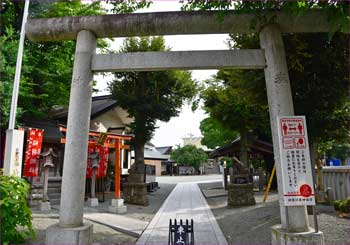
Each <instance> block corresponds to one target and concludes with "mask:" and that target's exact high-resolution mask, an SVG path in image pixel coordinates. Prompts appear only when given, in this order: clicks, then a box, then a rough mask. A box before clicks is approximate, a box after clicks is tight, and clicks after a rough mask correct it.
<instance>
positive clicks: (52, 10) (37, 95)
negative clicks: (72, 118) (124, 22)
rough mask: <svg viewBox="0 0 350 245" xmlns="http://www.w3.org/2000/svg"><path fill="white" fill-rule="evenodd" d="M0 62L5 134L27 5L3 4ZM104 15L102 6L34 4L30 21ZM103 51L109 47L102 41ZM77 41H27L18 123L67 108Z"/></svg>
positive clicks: (18, 2) (9, 2) (32, 4)
mask: <svg viewBox="0 0 350 245" xmlns="http://www.w3.org/2000/svg"><path fill="white" fill-rule="evenodd" d="M0 7H1V28H0V30H1V37H0V47H1V62H0V73H1V83H0V96H1V97H0V103H1V115H0V116H1V120H0V126H1V128H2V130H4V129H5V128H7V124H8V119H9V111H10V105H11V96H10V95H11V94H12V86H13V78H14V74H15V67H16V57H17V49H18V40H19V33H20V28H21V23H22V14H23V7H24V1H10V0H4V1H2V3H1V6H0ZM101 13H104V12H103V10H102V8H101V7H100V3H99V2H97V1H94V2H92V3H89V4H84V3H82V2H80V1H70V2H55V3H40V2H37V1H36V2H32V3H31V4H30V8H29V14H30V17H31V18H39V17H40V18H44V17H59V16H66V15H71V16H77V15H96V14H101ZM99 45H100V47H101V48H104V47H106V43H105V42H103V41H99ZM74 50H75V41H64V42H30V41H29V40H26V41H25V45H24V53H23V62H22V72H21V82H20V90H19V99H18V114H17V122H19V123H21V121H22V119H23V118H25V117H35V118H44V117H47V115H48V112H49V111H50V109H51V108H52V107H53V106H55V105H67V104H68V101H69V91H70V83H71V76H72V69H73V61H74Z"/></svg>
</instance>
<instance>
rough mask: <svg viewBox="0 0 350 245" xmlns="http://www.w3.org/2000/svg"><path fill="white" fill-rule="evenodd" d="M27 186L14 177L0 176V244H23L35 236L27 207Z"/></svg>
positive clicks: (24, 181)
mask: <svg viewBox="0 0 350 245" xmlns="http://www.w3.org/2000/svg"><path fill="white" fill-rule="evenodd" d="M28 192H29V184H28V183H27V182H26V180H24V179H22V178H19V177H15V176H0V193H1V200H0V208H1V242H2V243H4V244H7V243H24V241H25V239H28V238H31V237H34V236H35V233H34V230H33V227H32V212H31V210H30V208H29V207H28V205H27V196H28Z"/></svg>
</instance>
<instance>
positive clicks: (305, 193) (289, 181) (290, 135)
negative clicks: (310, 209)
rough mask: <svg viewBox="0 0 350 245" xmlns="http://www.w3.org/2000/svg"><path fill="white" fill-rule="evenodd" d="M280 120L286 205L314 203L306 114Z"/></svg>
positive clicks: (281, 158)
mask: <svg viewBox="0 0 350 245" xmlns="http://www.w3.org/2000/svg"><path fill="white" fill-rule="evenodd" d="M277 122H278V139H279V149H280V163H281V169H282V182H283V200H284V205H285V206H303V205H315V191H314V185H313V179H312V172H311V161H310V150H309V143H308V138H307V129H306V121H305V117H304V116H283V117H277Z"/></svg>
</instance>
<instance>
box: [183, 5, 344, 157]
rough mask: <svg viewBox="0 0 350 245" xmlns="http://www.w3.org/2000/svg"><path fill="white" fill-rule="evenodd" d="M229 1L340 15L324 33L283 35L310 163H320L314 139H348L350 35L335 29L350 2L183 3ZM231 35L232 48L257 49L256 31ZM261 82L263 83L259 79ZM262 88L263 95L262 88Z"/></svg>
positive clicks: (333, 16) (250, 7)
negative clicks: (305, 129)
mask: <svg viewBox="0 0 350 245" xmlns="http://www.w3.org/2000/svg"><path fill="white" fill-rule="evenodd" d="M232 5H235V7H236V8H235V9H238V10H239V11H242V12H246V13H253V12H256V11H257V10H263V9H264V10H266V9H279V10H284V11H287V10H293V12H295V13H298V12H302V11H304V10H307V9H311V8H322V9H323V10H325V11H326V12H327V13H328V15H329V19H330V21H331V22H333V23H339V22H338V21H339V19H341V20H342V21H341V25H340V26H338V27H337V28H338V29H337V28H335V29H334V31H333V32H331V33H328V34H327V33H324V34H323V33H317V34H287V35H283V40H284V44H285V50H286V57H287V64H288V69H289V76H290V80H291V87H292V95H293V100H294V108H295V114H297V115H306V118H307V124H308V131H309V141H310V146H311V155H312V156H311V159H312V161H313V162H314V163H319V161H318V156H317V149H318V148H319V147H318V146H317V145H318V144H320V143H321V144H324V143H326V142H331V143H332V144H343V143H346V142H349V139H350V131H349V128H350V125H349V117H350V108H349V101H348V96H349V93H348V91H349V74H348V71H349V46H348V41H349V35H348V34H343V33H339V32H336V30H341V31H346V30H348V29H349V11H348V9H349V3H346V2H337V1H325V2H316V1H308V2H301V1H300V2H286V1H275V2H273V1H267V2H266V1H264V2H263V1H260V2H258V1H255V2H251V1H242V2H229V1H227V2H220V3H218V2H210V1H205V2H201V3H199V2H197V1H190V2H189V3H188V4H187V5H185V7H186V8H192V9H202V10H207V9H221V10H226V9H228V8H229V7H230V6H232ZM224 12H225V11H223V13H224ZM223 16H224V14H223ZM223 18H224V17H223ZM257 18H259V17H258V16H257ZM252 24H253V23H252ZM334 26H336V25H334ZM231 38H232V41H231V42H230V44H231V46H232V47H235V48H244V46H246V45H247V44H248V45H252V46H251V48H259V43H258V40H257V38H256V36H254V35H231ZM242 45H243V46H242ZM254 46H255V47H254ZM244 73H245V72H244ZM245 74H247V73H245ZM244 76H245V75H244ZM260 83H261V84H263V83H264V81H263V79H261V80H260ZM257 92H258V93H259V91H257ZM227 93H228V92H227ZM260 93H264V94H265V92H263V91H262V90H261V91H260ZM232 98H234V97H232ZM223 109H225V108H223ZM222 112H223V114H224V115H223V116H222V118H223V119H226V118H227V117H230V116H231V115H230V114H229V112H227V111H226V112H225V111H222ZM210 115H212V114H210ZM219 115H220V114H219ZM225 115H226V116H225ZM225 125H226V124H225Z"/></svg>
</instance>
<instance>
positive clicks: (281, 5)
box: [180, 0, 350, 37]
mask: <svg viewBox="0 0 350 245" xmlns="http://www.w3.org/2000/svg"><path fill="white" fill-rule="evenodd" d="M180 2H182V3H183V5H182V8H181V9H182V10H184V11H193V10H205V11H206V10H220V11H219V12H218V16H219V18H220V19H221V20H223V19H224V17H225V15H226V13H227V10H230V9H235V10H236V11H238V12H241V13H252V14H254V15H255V16H256V18H255V19H254V20H253V21H252V23H251V25H252V28H255V26H254V25H255V24H256V22H257V20H259V21H262V20H264V16H262V15H261V10H278V11H285V12H291V13H293V14H295V15H298V14H301V13H303V12H305V11H307V10H310V9H322V10H324V11H326V14H327V15H328V19H329V21H330V23H331V24H332V26H333V30H332V33H331V35H330V36H328V37H331V36H332V34H333V33H335V32H336V31H341V32H348V31H349V28H350V24H349V22H350V21H349V20H350V18H349V3H348V2H347V1H337V0H326V1H318V0H298V1H282V0H280V1H261V0H255V1H250V0H248V1H231V0H223V1H211V0H188V1H184V0H181V1H180ZM268 21H273V20H268Z"/></svg>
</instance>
